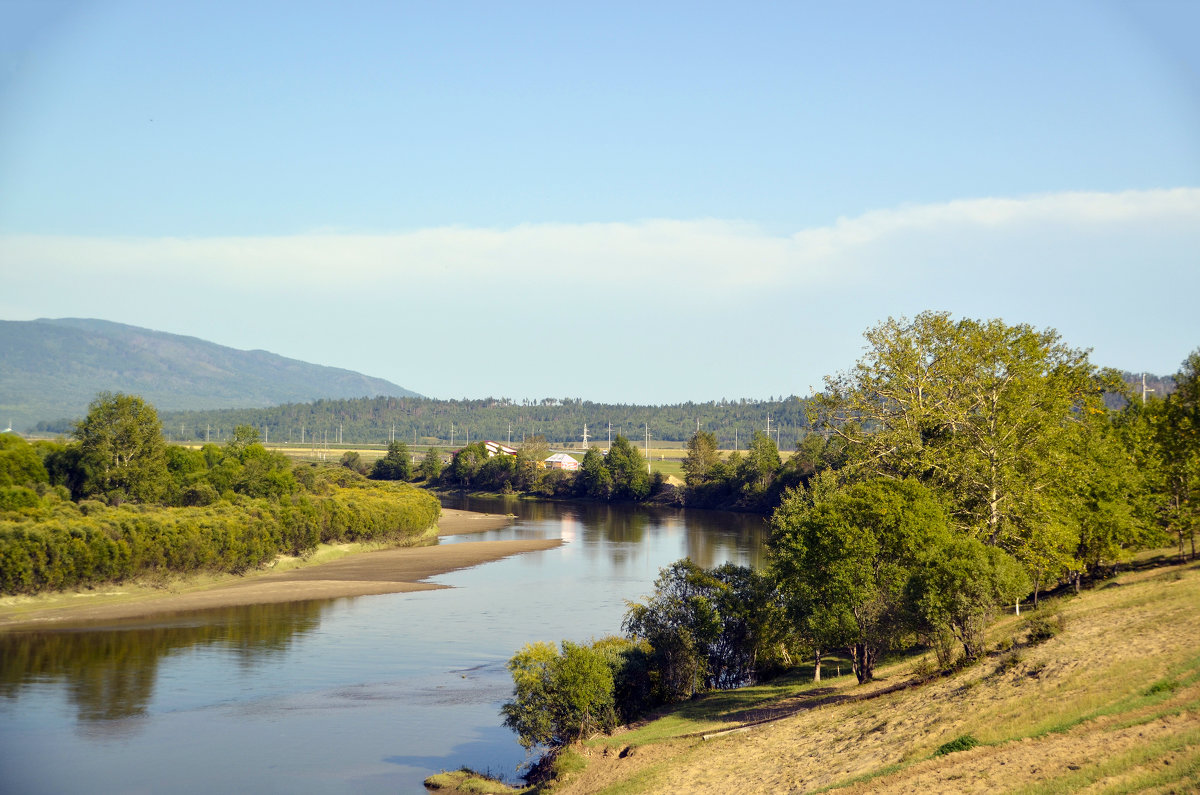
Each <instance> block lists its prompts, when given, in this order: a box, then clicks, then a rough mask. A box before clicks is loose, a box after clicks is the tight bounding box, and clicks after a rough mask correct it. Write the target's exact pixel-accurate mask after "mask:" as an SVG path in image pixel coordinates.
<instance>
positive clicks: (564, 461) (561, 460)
mask: <svg viewBox="0 0 1200 795" xmlns="http://www.w3.org/2000/svg"><path fill="white" fill-rule="evenodd" d="M546 469H566V470H569V471H572V472H573V471H575V470H576V469H579V462H578V461H576V460H575V459H574V458H572V457H571V456H569V455H567V454H566V453H555V454H554V455H552V456H550V457H549V458H547V459H546Z"/></svg>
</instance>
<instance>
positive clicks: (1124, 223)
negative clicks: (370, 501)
mask: <svg viewBox="0 0 1200 795" xmlns="http://www.w3.org/2000/svg"><path fill="white" fill-rule="evenodd" d="M904 5H908V6H910V7H903V6H904ZM1197 295H1200V3H1193V2H1128V3H1118V2H1068V1H1067V0H1062V1H1060V2H1051V3H1046V2H1015V3H993V4H983V3H961V2H953V3H951V2H947V3H936V2H929V3H917V4H896V3H885V2H878V3H844V4H842V3H838V4H834V3H810V2H792V3H737V4H732V3H726V4H718V3H666V2H664V3H655V4H645V3H636V4H634V3H628V4H626V3H605V4H586V5H585V4H572V3H551V2H546V3H520V2H516V3H493V2H477V3H462V2H444V3H399V2H397V3H366V2H358V3H354V2H351V3H338V4H334V3H302V2H277V3H271V2H251V3H223V2H204V3H194V2H187V1H186V0H184V1H181V2H173V3H160V2H121V1H119V0H113V1H110V2H65V3H55V2H52V1H49V2H47V1H46V0H41V1H39V2H24V1H23V0H17V1H16V2H14V0H0V317H3V318H5V319H14V320H18V319H31V318H35V317H64V316H84V317H101V318H106V319H109V320H115V321H118V322H124V323H131V324H134V325H142V326H148V327H151V328H156V329H161V330H164V331H171V332H175V333H181V334H189V335H193V336H198V337H202V338H205V339H210V340H212V341H214V342H218V343H221V344H225V345H231V346H233V347H237V348H263V349H266V350H270V351H273V352H276V353H280V354H283V355H286V356H292V357H295V358H298V359H304V360H306V361H312V362H317V363H321V364H330V365H335V366H341V367H347V368H350V369H354V370H360V371H362V372H365V373H368V374H371V375H376V376H380V377H384V378H388V379H390V380H393V381H395V382H397V383H399V384H401V385H403V386H406V387H408V388H411V389H414V390H417V391H419V392H422V393H424V394H428V395H431V396H435V397H463V396H470V397H483V396H487V395H495V396H501V395H503V396H509V397H516V398H520V397H544V396H555V397H568V396H570V397H584V398H586V399H592V400H604V401H614V402H655V403H659V402H676V401H682V400H689V399H694V400H709V399H717V398H721V397H730V398H735V397H743V396H744V397H767V396H770V395H783V394H792V393H795V394H801V395H804V394H808V392H809V390H810V388H813V387H817V388H819V387H820V384H821V378H822V376H823V375H825V374H829V373H832V372H834V371H837V370H841V369H846V368H848V367H849V366H850V365H851V364H852V363H853V362H854V361H855V359H857V358H858V357H859V356H860V355H861V353H862V336H861V335H862V332H863V331H864V330H866V329H867V328H869V327H871V326H873V325H875V324H876V323H878V322H880V321H882V320H884V319H885V318H887V317H888V316H902V315H906V316H910V317H911V316H913V315H915V314H916V313H918V312H920V311H922V310H925V309H937V310H948V311H950V312H952V313H954V314H955V315H958V316H969V317H978V318H991V317H1000V318H1003V319H1004V320H1005V321H1007V322H1010V323H1029V324H1031V325H1034V326H1036V327H1039V328H1042V327H1053V328H1056V329H1058V330H1059V331H1060V332H1061V333H1062V335H1063V338H1064V340H1065V341H1066V342H1067V343H1069V344H1071V345H1073V346H1076V347H1081V348H1092V349H1093V357H1092V358H1093V361H1095V362H1096V363H1098V364H1101V365H1111V366H1116V367H1121V368H1127V369H1146V370H1149V371H1153V372H1159V373H1166V372H1173V371H1174V370H1175V369H1177V367H1178V365H1179V362H1180V361H1181V360H1182V359H1183V357H1184V356H1185V355H1186V354H1187V353H1188V352H1189V351H1191V350H1193V349H1195V348H1196V347H1197V346H1200V312H1198V311H1196V305H1197V300H1196V296H1197Z"/></svg>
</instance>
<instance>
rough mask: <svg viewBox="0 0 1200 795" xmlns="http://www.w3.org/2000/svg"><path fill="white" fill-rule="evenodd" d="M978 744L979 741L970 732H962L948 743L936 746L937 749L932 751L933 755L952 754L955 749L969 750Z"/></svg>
mask: <svg viewBox="0 0 1200 795" xmlns="http://www.w3.org/2000/svg"><path fill="white" fill-rule="evenodd" d="M977 745H979V741H978V740H976V739H975V736H974V735H972V734H964V735H962V736H960V737H955V738H954V739H953V740H951V741H950V742H948V743H945V744H944V745H940V746H938V749H937V750H936V751H934V752H933V755H934V756H945V755H946V754H953V753H955V752H957V751H970V750H971V749H972V748H974V747H975V746H977Z"/></svg>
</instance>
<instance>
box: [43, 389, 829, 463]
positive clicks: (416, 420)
mask: <svg viewBox="0 0 1200 795" xmlns="http://www.w3.org/2000/svg"><path fill="white" fill-rule="evenodd" d="M806 402H807V400H805V399H801V398H798V397H795V396H791V397H786V398H785V397H778V398H771V399H768V400H747V399H745V398H743V399H740V400H720V401H711V402H708V403H691V402H689V403H677V404H675V405H670V406H638V405H629V404H616V403H593V402H591V401H587V400H581V399H578V398H544V399H542V400H520V401H517V400H511V399H508V398H492V397H487V398H483V399H480V400H468V399H465V398H464V399H462V400H433V399H430V398H394V397H376V398H365V397H364V398H358V399H354V400H318V401H315V402H313V403H288V404H286V405H282V406H274V407H271V408H263V409H223V410H219V411H176V412H162V413H161V415H160V416H161V418H162V423H163V432H164V433H165V434H166V435H167V437H168V438H169V439H170V440H172V441H192V442H204V441H211V442H218V443H220V442H223V441H225V440H226V439H227V438H228V437H229V434H230V433H231V432H232V430H233V429H234V428H235V427H237V426H239V425H248V426H252V427H254V428H256V429H258V431H259V434H260V436H261V437H262V438H263V440H264V441H266V442H268V443H271V444H282V443H291V444H294V445H313V444H316V445H322V444H324V443H325V442H328V443H329V444H330V445H337V444H381V445H385V444H388V443H389V442H391V441H392V440H393V438H394V439H395V440H397V441H403V442H407V443H408V444H416V445H426V444H432V445H438V446H441V447H452V448H457V447H459V446H460V445H465V444H467V443H468V442H473V441H481V440H484V439H491V440H495V441H500V442H506V443H512V444H514V445H516V444H519V443H520V442H522V441H523V440H526V439H531V438H533V437H535V436H540V437H544V438H545V439H547V440H549V441H550V442H551V444H554V445H556V446H561V445H563V444H571V443H573V444H579V445H582V441H583V429H584V426H585V425H586V426H587V431H588V438H589V440H590V441H592V442H598V443H601V444H606V443H607V441H608V440H609V438H610V428H609V425H610V423H611V438H616V437H617V436H618V435H621V436H624V437H626V438H628V439H633V440H638V439H644V438H645V433H646V426H647V425H649V428H650V440H651V444H653V443H655V442H676V443H682V442H686V441H687V440H688V439H690V438H691V437H692V435H693V434H694V433H696V430H697V424H699V429H700V430H703V431H708V432H710V433H713V434H715V435H716V437H717V439H718V442H719V444H720V445H721V447H722V449H734V448H735V446H736V447H737V449H742V450H744V449H746V445H747V444H748V443H749V440H750V436H751V435H752V434H753V433H754V432H755V431H765V430H766V429H767V420H768V418H769V419H770V429H771V438H772V439H774V440H775V441H776V444H777V445H778V446H779V447H780V448H781V449H784V450H791V449H793V448H794V447H795V446H796V442H797V441H798V440H799V439H801V438H802V437H803V436H804V434H805V429H806V428H807V422H806V420H805V410H804V407H805V404H806ZM73 428H74V421H73V420H67V419H63V420H57V421H53V422H40V423H38V425H37V430H38V431H40V432H44V433H61V434H68V433H70V432H71V431H72V429H73Z"/></svg>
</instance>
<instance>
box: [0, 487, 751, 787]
mask: <svg viewBox="0 0 1200 795" xmlns="http://www.w3.org/2000/svg"><path fill="white" fill-rule="evenodd" d="M446 505H447V507H454V508H466V509H472V510H485V511H491V512H502V513H515V514H517V516H518V518H517V520H516V521H514V522H513V523H512V525H511V526H510V527H508V528H505V529H503V530H498V531H491V532H487V533H480V534H473V535H469V536H467V535H464V536H451V537H447V538H443V539H441V543H472V542H474V541H483V540H500V539H507V538H562V539H563V540H564V542H565V543H564V544H563V545H562V546H561V547H557V548H555V549H551V550H548V551H543V552H534V553H529V554H524V555H518V556H515V557H511V558H506V559H504V560H500V561H496V562H493V563H488V564H484V565H482V566H477V567H474V568H471V569H466V570H463V571H458V572H452V573H450V574H445V575H441V576H438V577H435V578H433V582H437V583H440V584H444V585H448V586H452V587H451V588H449V589H444V590H436V591H423V592H418V593H409V594H388V595H382V596H365V597H357V598H352V599H334V600H328V601H320V602H297V603H291V604H283V605H259V606H250V607H243V608H231V609H220V610H209V611H200V612H192V613H180V614H174V615H171V616H169V617H166V618H163V617H158V618H155V619H153V620H143V621H137V622H122V623H120V624H118V625H113V626H97V627H93V628H88V629H86V630H73V631H59V632H24V633H7V634H0V791H2V792H4V793H6V794H8V795H23V794H24V793H55V795H58V794H60V793H72V792H87V793H142V792H172V793H175V792H179V793H190V792H195V793H212V792H223V791H224V792H228V791H234V790H239V791H254V792H264V793H270V792H278V793H296V792H318V793H324V792H329V793H350V792H353V793H370V792H389V793H397V792H401V793H403V792H424V788H423V787H422V785H421V782H422V781H423V780H424V778H425V777H426V776H428V775H430V774H431V773H436V772H438V771H440V770H451V769H456V768H458V767H460V766H462V765H468V766H470V767H473V768H475V769H478V770H484V771H488V772H491V773H492V774H494V775H499V776H501V777H505V778H507V779H508V780H509V781H510V782H511V781H515V780H516V769H517V767H518V765H520V764H521V763H522V762H523V761H525V754H524V751H523V750H522V748H521V747H520V745H518V744H517V742H516V738H515V735H514V734H513V733H512V732H511V731H510V730H508V729H506V728H505V727H504V726H503V724H502V723H501V719H500V716H499V709H500V705H501V704H502V703H503V702H504V701H505V700H507V699H508V697H509V696H510V695H511V680H510V679H509V677H508V672H507V671H506V670H505V667H504V666H505V663H506V662H507V660H508V658H509V657H511V656H512V654H513V652H515V651H516V650H517V649H519V648H520V647H521V646H522V645H523V644H525V643H528V642H531V641H537V640H545V641H553V642H557V641H559V640H562V639H568V640H574V641H587V640H589V639H591V638H594V637H601V636H603V635H607V634H616V633H618V632H619V630H620V623H621V617H622V615H623V614H624V612H625V603H626V600H631V599H638V598H641V597H644V596H646V595H647V594H649V593H650V591H651V590H652V587H653V582H654V579H655V577H657V575H658V570H659V569H660V568H661V567H663V566H666V565H668V564H670V563H671V562H673V561H675V560H678V559H679V558H682V557H691V558H692V560H694V561H696V562H697V563H699V564H701V565H703V566H715V565H718V564H720V563H723V562H726V561H733V562H736V563H740V564H744V565H753V566H758V565H759V564H760V563H761V560H762V555H763V542H764V539H765V531H764V528H763V521H762V519H761V518H760V517H755V516H745V515H739V514H728V513H718V512H705V511H693V512H687V511H682V510H674V509H662V510H656V509H643V508H629V507H624V506H600V505H582V504H557V503H531V502H519V501H515V500H512V501H502V500H480V499H472V498H464V499H462V500H456V501H448V502H447V503H446Z"/></svg>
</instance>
